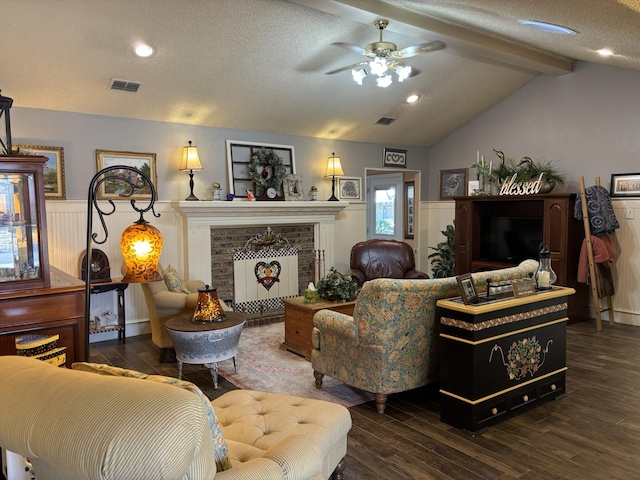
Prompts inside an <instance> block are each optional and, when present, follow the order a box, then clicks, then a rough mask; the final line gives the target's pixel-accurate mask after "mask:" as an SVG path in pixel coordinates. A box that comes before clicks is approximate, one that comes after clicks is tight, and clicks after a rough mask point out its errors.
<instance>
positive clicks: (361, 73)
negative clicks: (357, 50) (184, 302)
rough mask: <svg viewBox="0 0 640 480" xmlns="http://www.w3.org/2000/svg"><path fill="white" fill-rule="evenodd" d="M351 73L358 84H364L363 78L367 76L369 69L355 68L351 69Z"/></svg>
mask: <svg viewBox="0 0 640 480" xmlns="http://www.w3.org/2000/svg"><path fill="white" fill-rule="evenodd" d="M351 75H352V76H353V80H354V81H355V82H356V83H357V84H358V85H362V80H364V77H366V76H367V71H366V70H365V69H364V68H361V69H360V70H356V69H355V68H354V69H353V70H351Z"/></svg>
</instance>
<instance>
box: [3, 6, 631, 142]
mask: <svg viewBox="0 0 640 480" xmlns="http://www.w3.org/2000/svg"><path fill="white" fill-rule="evenodd" d="M0 14H1V16H2V27H0V28H1V30H0V31H1V34H2V41H1V42H0V59H2V60H1V61H2V68H1V69H0V88H1V89H2V95H5V96H9V97H11V98H13V99H14V106H19V107H28V108H42V109H51V110H62V111H70V112H79V113H89V114H98V115H109V116H117V117H128V118H136V119H147V120H157V121H163V122H177V123H185V124H193V125H205V126H212V127H222V128H234V129H242V130H251V131H264V132H272V133H284V134H291V135H302V136H309V137H321V138H336V139H343V140H352V141H359V142H374V143H384V144H386V145H401V146H430V145H433V144H434V143H436V142H437V141H438V140H440V139H441V138H443V137H444V136H446V135H448V134H449V133H451V132H452V131H455V130H456V129H458V128H459V127H461V126H462V125H464V124H465V123H467V122H468V121H469V120H471V119H473V118H474V117H476V116H477V115H479V114H480V113H482V112H483V111H485V110H486V109H488V108H490V107H491V106H492V105H494V104H496V103H497V102H500V101H501V100H502V99H504V98H505V97H507V96H509V95H510V94H512V93H513V92H514V91H516V90H517V89H519V88H521V87H522V86H523V85H525V84H526V83H527V82H529V81H530V80H532V79H533V78H535V77H536V76H537V75H540V74H542V75H558V76H560V75H571V72H572V69H573V66H574V64H575V61H587V62H597V63H603V64H607V65H611V66H616V67H621V68H627V69H633V70H640V49H638V48H637V39H636V37H637V32H638V31H640V1H637V0H601V1H598V2H585V1H584V0H563V1H560V2H559V1H557V0H555V1H552V0H537V1H535V2H514V1H512V0H457V1H449V0H433V1H428V2H425V1H418V0H416V1H411V0H386V1H382V0H359V1H358V0H348V1H335V0H294V1H284V0H181V1H175V0H136V1H130V0H109V1H102V2H95V1H86V0H64V1H62V0H53V1H46V2H44V1H41V0H3V2H2V9H1V11H0ZM380 18H386V19H388V20H389V26H388V27H387V29H386V30H385V32H384V40H385V41H388V42H393V43H395V44H396V45H397V46H398V49H402V48H404V47H407V46H412V45H416V44H421V43H424V42H430V41H434V40H439V41H442V42H444V43H445V44H446V48H444V49H441V50H437V51H434V52H430V53H426V54H422V55H418V56H415V57H412V58H408V59H406V60H405V63H406V64H408V65H411V66H412V68H414V69H417V70H419V71H420V73H419V74H418V75H415V76H413V77H410V78H408V79H407V80H405V81H404V82H402V83H399V82H397V81H394V83H393V84H392V85H390V86H389V87H387V88H380V87H378V86H376V84H375V82H374V81H373V80H372V79H371V78H366V79H365V81H364V84H363V85H362V86H359V85H357V84H356V83H355V82H354V81H353V80H352V78H351V73H350V70H346V71H344V72H341V73H337V74H333V75H327V74H326V72H328V71H331V70H334V69H338V68H340V67H342V66H345V65H349V64H354V63H358V62H360V61H362V60H364V59H365V57H363V56H362V55H360V54H358V53H356V52H354V51H352V50H349V49H346V48H341V47H339V46H336V45H332V44H333V43H337V42H346V43H349V44H355V45H358V46H361V47H364V46H365V45H367V44H369V43H371V42H375V41H378V40H379V32H378V30H377V29H376V27H375V26H374V25H373V22H374V21H375V20H376V19H380ZM525 19H527V20H538V21H545V22H549V23H553V24H558V25H562V26H565V27H569V28H571V29H573V30H575V31H576V32H577V34H576V35H568V36H565V35H556V34H552V33H545V32H541V31H538V30H534V29H531V28H529V27H526V26H523V25H521V24H520V23H519V22H518V21H519V20H525ZM140 41H144V42H146V43H148V44H150V45H152V46H153V47H154V48H155V49H156V52H155V54H154V55H153V56H151V57H149V58H146V59H141V58H138V57H136V56H135V55H134V53H133V45H134V44H135V43H137V42H140ZM601 48H610V49H612V50H613V51H614V53H615V54H614V55H613V56H610V57H602V56H600V55H599V54H598V53H596V50H598V49H601ZM369 77H371V75H369ZM112 79H120V80H127V81H133V82H139V83H141V84H142V85H141V86H140V88H139V90H138V91H137V92H136V93H130V92H123V91H116V90H112V89H111V88H110V84H111V80H112ZM412 93H415V94H418V95H419V96H420V98H419V100H418V101H417V102H415V103H414V104H411V105H410V104H407V103H406V102H405V99H406V97H407V96H408V95H410V94H412ZM382 117H388V118H392V119H394V121H393V122H392V123H390V124H389V125H378V124H376V122H377V121H378V120H379V119H380V118H382Z"/></svg>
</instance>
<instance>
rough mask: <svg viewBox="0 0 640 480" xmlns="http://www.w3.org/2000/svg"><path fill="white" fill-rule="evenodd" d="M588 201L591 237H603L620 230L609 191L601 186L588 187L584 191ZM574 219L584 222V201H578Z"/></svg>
mask: <svg viewBox="0 0 640 480" xmlns="http://www.w3.org/2000/svg"><path fill="white" fill-rule="evenodd" d="M584 194H585V197H586V199H587V212H588V214H589V224H590V225H591V235H595V236H597V237H601V236H602V235H608V234H611V233H613V232H614V230H616V229H617V228H620V224H619V223H618V219H617V218H616V214H615V213H614V211H613V205H612V204H611V197H609V191H608V190H607V189H606V188H604V187H603V186H600V185H594V186H593V187H587V188H586V189H585V191H584ZM573 216H574V218H576V219H578V220H582V199H581V198H580V197H578V198H577V199H576V203H575V207H574V210H573Z"/></svg>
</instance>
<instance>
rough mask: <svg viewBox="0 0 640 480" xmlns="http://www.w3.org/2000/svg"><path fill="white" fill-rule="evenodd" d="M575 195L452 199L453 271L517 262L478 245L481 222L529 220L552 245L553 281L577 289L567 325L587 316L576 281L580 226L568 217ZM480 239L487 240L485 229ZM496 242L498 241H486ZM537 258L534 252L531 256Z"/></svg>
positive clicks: (585, 298) (582, 288)
mask: <svg viewBox="0 0 640 480" xmlns="http://www.w3.org/2000/svg"><path fill="white" fill-rule="evenodd" d="M575 201H576V194H575V193H558V194H547V195H524V196H513V195H501V196H497V195H491V196H474V197H457V198H456V199H455V202H456V206H455V228H456V236H455V244H454V251H455V273H456V275H461V274H463V273H469V272H471V273H473V272H480V271H483V270H491V269H496V268H504V267H509V266H513V265H517V264H518V263H519V261H520V260H515V259H514V261H513V262H510V261H508V260H501V261H496V260H491V259H490V258H487V257H486V252H485V251H483V249H482V248H481V247H482V242H483V240H482V234H483V227H482V225H483V222H485V223H486V221H487V219H489V218H491V217H502V218H509V217H512V218H518V219H521V220H523V221H526V219H528V218H529V219H532V221H536V222H540V221H541V225H542V240H543V241H545V242H548V243H549V244H550V246H551V248H550V249H551V265H552V268H553V270H554V272H555V273H556V275H557V276H558V279H557V280H556V282H555V284H556V285H561V286H565V287H571V288H573V289H574V290H575V291H576V294H575V295H572V296H571V297H570V299H569V312H568V313H569V323H573V322H576V321H580V320H586V319H587V318H589V290H588V288H587V285H585V284H580V283H578V281H577V274H578V258H579V256H580V247H581V245H582V241H583V240H584V225H583V223H582V221H581V220H576V219H575V218H574V217H573V210H574V205H575ZM484 230H485V232H484V234H485V240H484V241H485V242H486V241H487V239H486V235H487V232H486V228H485V229H484ZM488 241H490V242H497V239H493V238H491V239H489V240H488ZM534 258H535V259H536V260H537V256H536V257H534Z"/></svg>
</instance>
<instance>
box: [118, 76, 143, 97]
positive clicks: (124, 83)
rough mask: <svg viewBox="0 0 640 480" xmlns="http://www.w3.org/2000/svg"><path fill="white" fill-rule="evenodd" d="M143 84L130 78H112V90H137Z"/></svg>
mask: <svg viewBox="0 0 640 480" xmlns="http://www.w3.org/2000/svg"><path fill="white" fill-rule="evenodd" d="M141 85H142V84H141V83H139V82H132V81H130V80H118V79H115V78H112V79H111V90H121V91H123V92H133V93H135V92H137V91H138V89H139V88H140V86H141Z"/></svg>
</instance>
